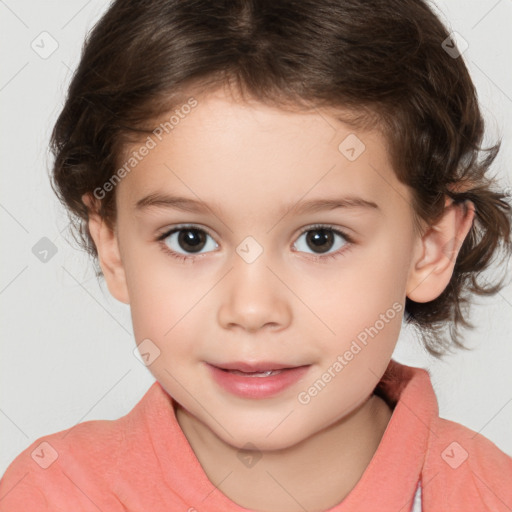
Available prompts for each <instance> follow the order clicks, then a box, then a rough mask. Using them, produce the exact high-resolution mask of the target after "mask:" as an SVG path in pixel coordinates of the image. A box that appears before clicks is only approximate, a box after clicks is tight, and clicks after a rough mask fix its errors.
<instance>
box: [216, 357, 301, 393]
mask: <svg viewBox="0 0 512 512" xmlns="http://www.w3.org/2000/svg"><path fill="white" fill-rule="evenodd" d="M206 366H207V367H208V370H209V372H210V375H211V376H212V379H213V381H214V382H215V383H216V384H217V385H218V386H219V387H220V388H222V389H223V390H224V391H227V392H228V393H230V394H232V395H236V396H239V397H242V398H251V399H263V398H270V397H273V396H276V395H278V394H279V393H281V392H282V391H284V390H285V389H287V388H289V387H291V386H293V385H294V384H295V383H297V382H298V381H299V380H300V379H301V378H303V377H304V376H305V374H306V373H307V372H308V370H309V368H310V365H302V366H291V367H290V366H286V365H283V364H279V363H270V362H269V363H256V364H249V363H226V364H220V363H219V365H213V364H209V363H206Z"/></svg>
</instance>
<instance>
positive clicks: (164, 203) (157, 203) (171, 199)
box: [135, 192, 380, 214]
mask: <svg viewBox="0 0 512 512" xmlns="http://www.w3.org/2000/svg"><path fill="white" fill-rule="evenodd" d="M149 208H170V209H174V210H180V211H184V212H191V213H206V212H208V211H212V212H219V211H220V209H221V208H220V207H219V205H218V204H217V203H215V204H213V205H211V206H209V205H208V204H207V203H205V202H203V201H199V200H196V199H192V198H187V197H180V196H173V195H168V194H162V193H157V192H155V193H152V194H149V195H147V196H145V197H143V198H141V199H139V200H138V201H137V202H136V204H135V209H136V210H137V211H141V212H142V211H144V210H147V209H149ZM336 208H356V209H365V210H370V211H371V210H375V211H377V210H380V208H379V206H378V205H377V204H376V203H374V202H373V201H369V200H366V199H363V198H361V197H357V196H345V197H337V198H322V199H311V200H308V201H299V202H297V203H294V204H291V205H289V206H287V207H285V209H284V213H288V212H292V213H295V214H299V213H314V212H317V211H323V210H334V209H336ZM280 213H283V212H280Z"/></svg>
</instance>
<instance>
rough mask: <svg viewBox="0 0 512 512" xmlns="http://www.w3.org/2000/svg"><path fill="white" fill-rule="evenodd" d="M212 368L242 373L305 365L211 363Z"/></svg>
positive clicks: (239, 362) (267, 362)
mask: <svg viewBox="0 0 512 512" xmlns="http://www.w3.org/2000/svg"><path fill="white" fill-rule="evenodd" d="M210 364H211V365H212V366H216V367H217V368H220V369H221V370H238V371H240V372H246V373H250V372H268V371H270V370H282V369H283V368H297V367H298V366H304V365H293V364H283V363H274V362H272V361H259V362H253V363H246V362H243V361H235V362H232V363H218V364H217V363H215V364H213V363H210Z"/></svg>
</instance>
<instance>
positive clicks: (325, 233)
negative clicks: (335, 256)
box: [306, 229, 334, 253]
mask: <svg viewBox="0 0 512 512" xmlns="http://www.w3.org/2000/svg"><path fill="white" fill-rule="evenodd" d="M306 239H307V241H308V243H311V244H312V245H313V246H314V248H315V249H321V250H320V251H319V252H321V253H322V252H327V251H328V250H330V249H331V247H332V244H333V242H334V236H333V234H332V231H330V230H328V229H313V230H311V231H309V233H308V235H307V237H306ZM326 244H327V247H325V245H326ZM312 248H313V247H312Z"/></svg>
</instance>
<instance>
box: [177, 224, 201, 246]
mask: <svg viewBox="0 0 512 512" xmlns="http://www.w3.org/2000/svg"><path fill="white" fill-rule="evenodd" d="M205 238H206V237H205V235H204V233H203V232H202V231H200V230H198V229H190V228H189V229H182V230H181V231H180V233H179V235H178V241H179V244H180V246H181V247H182V248H183V249H184V250H185V251H188V252H199V251H200V250H201V249H202V247H201V246H202V244H204V242H205Z"/></svg>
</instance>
